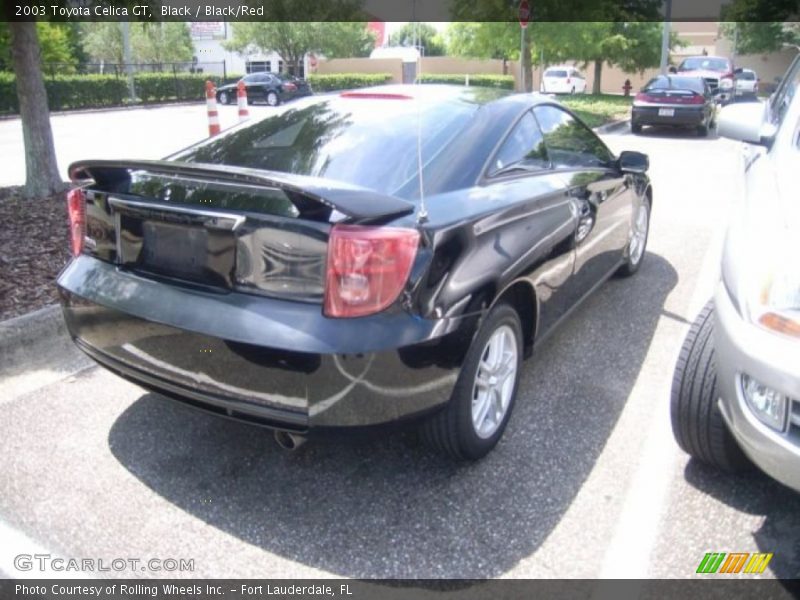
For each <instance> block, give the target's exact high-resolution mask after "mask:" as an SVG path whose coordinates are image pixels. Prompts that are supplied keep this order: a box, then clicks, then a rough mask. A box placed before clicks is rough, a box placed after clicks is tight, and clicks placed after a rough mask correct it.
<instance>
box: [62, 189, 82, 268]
mask: <svg viewBox="0 0 800 600" xmlns="http://www.w3.org/2000/svg"><path fill="white" fill-rule="evenodd" d="M67 214H68V215H69V235H70V246H71V247H72V255H73V256H80V254H81V252H83V239H84V237H85V236H86V197H85V196H84V194H83V190H82V189H80V188H75V189H74V190H70V191H69V192H68V193H67Z"/></svg>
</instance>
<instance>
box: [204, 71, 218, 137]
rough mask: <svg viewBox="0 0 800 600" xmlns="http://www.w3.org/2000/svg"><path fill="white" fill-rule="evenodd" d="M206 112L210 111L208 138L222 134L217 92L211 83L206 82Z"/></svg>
mask: <svg viewBox="0 0 800 600" xmlns="http://www.w3.org/2000/svg"><path fill="white" fill-rule="evenodd" d="M206 110H207V111H208V137H213V136H215V135H217V134H218V133H219V132H220V127H219V112H218V111H217V90H216V88H215V87H214V84H213V83H212V82H211V81H206Z"/></svg>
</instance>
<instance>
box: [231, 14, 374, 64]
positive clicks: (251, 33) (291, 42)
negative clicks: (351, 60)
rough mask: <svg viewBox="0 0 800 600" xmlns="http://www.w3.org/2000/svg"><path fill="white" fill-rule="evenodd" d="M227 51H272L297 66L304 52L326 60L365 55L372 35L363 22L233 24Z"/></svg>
mask: <svg viewBox="0 0 800 600" xmlns="http://www.w3.org/2000/svg"><path fill="white" fill-rule="evenodd" d="M233 27H234V29H233V39H231V40H230V41H228V42H224V43H223V46H224V47H225V48H226V49H227V50H232V51H234V52H238V53H239V54H242V55H245V56H246V55H248V54H252V53H255V52H262V53H266V52H270V51H275V52H277V53H278V54H280V56H281V57H282V58H283V60H284V62H285V63H286V64H287V65H293V66H295V67H296V66H298V65H299V64H300V63H301V62H302V60H303V57H304V56H305V54H306V53H308V52H316V53H319V54H323V55H325V56H326V57H328V58H337V57H343V56H344V57H351V56H369V53H370V52H371V51H372V48H374V46H375V35H374V33H373V32H371V31H369V30H368V29H367V25H366V22H339V21H334V22H320V21H302V22H292V21H259V22H253V21H247V22H237V23H235V24H234V25H233Z"/></svg>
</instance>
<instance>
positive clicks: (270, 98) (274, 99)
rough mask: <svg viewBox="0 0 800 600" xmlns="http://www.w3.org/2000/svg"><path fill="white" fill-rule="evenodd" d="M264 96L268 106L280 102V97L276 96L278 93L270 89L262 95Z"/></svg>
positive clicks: (276, 104)
mask: <svg viewBox="0 0 800 600" xmlns="http://www.w3.org/2000/svg"><path fill="white" fill-rule="evenodd" d="M264 98H265V99H266V100H267V104H268V105H270V106H278V104H280V103H281V99H280V97H278V94H276V93H275V92H272V91H270V92H267V95H266V96H264Z"/></svg>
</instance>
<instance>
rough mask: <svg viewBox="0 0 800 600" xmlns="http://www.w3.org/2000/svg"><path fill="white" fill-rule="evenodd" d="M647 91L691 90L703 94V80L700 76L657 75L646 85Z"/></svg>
mask: <svg viewBox="0 0 800 600" xmlns="http://www.w3.org/2000/svg"><path fill="white" fill-rule="evenodd" d="M644 90H645V91H646V92H650V91H653V90H689V91H692V92H696V93H698V94H702V93H703V92H704V88H703V80H702V79H700V78H699V77H664V76H661V77H655V78H653V79H651V80H650V81H648V82H647V85H646V86H645V87H644Z"/></svg>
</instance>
